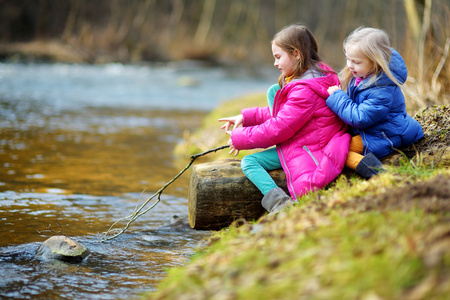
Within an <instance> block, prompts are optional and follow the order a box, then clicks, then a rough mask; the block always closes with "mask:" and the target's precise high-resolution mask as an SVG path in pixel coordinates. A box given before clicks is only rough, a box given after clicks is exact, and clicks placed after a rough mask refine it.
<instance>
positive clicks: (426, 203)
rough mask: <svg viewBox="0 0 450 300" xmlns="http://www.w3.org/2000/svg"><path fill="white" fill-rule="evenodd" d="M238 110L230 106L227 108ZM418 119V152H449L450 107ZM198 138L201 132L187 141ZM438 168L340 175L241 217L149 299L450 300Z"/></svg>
mask: <svg viewBox="0 0 450 300" xmlns="http://www.w3.org/2000/svg"><path fill="white" fill-rule="evenodd" d="M263 99H264V97H263V96H255V97H254V98H252V100H251V101H262V103H263ZM239 104H240V106H241V107H242V106H247V105H246V104H247V103H245V104H244V103H243V102H242V100H241V101H240V102H239ZM262 105H263V104H262ZM233 106H234V104H233V103H228V104H227V107H228V108H230V110H232V109H231V107H233ZM238 106H239V105H238ZM223 109H225V108H224V106H222V107H220V108H219V109H217V110H216V111H215V112H212V113H211V114H210V115H209V116H208V117H207V118H206V120H205V123H204V129H203V132H207V133H206V135H207V136H212V132H211V131H212V130H213V129H210V126H211V123H209V121H213V120H217V114H218V112H220V116H227V115H228V113H230V115H233V114H232V113H234V112H232V111H228V112H224V111H223ZM442 110H443V111H444V112H446V113H442V112H443V111H442ZM234 114H235V113H234ZM416 118H421V120H422V121H426V122H427V123H428V126H426V128H424V131H426V138H425V139H424V141H422V143H421V146H426V147H428V148H429V149H433V147H434V146H435V145H437V147H440V148H441V149H442V147H443V148H444V149H448V145H449V140H450V138H449V133H448V132H449V114H448V106H447V107H444V106H440V107H435V108H433V109H428V110H425V111H423V112H422V113H421V114H418V115H417V116H416ZM430 122H431V123H432V124H430ZM438 123H439V124H438ZM207 124H209V125H207ZM215 127H219V126H217V125H215ZM211 128H212V127H211ZM209 130H211V131H209ZM201 136H202V130H200V131H198V132H196V133H194V134H193V136H192V137H191V139H190V140H191V141H195V140H198V139H201V138H200V137H201ZM222 138H224V139H226V137H222ZM205 140H207V139H203V141H205ZM223 142H224V141H223V140H220V142H219V141H218V140H216V141H214V142H213V143H215V144H217V143H223ZM188 144H189V143H188ZM193 144H195V142H194V143H193ZM205 146H206V147H210V145H205ZM179 147H180V148H181V147H182V146H180V145H179ZM191 148H192V145H191ZM197 150H198V149H197ZM445 153H447V152H445V151H444V154H445ZM223 155H226V153H225V151H224V153H218V154H216V156H215V157H209V159H217V158H220V157H222V156H223ZM240 155H245V154H244V153H241V154H240ZM440 157H441V158H442V157H444V155H441V156H440ZM439 162H440V161H439V157H435V158H434V161H426V160H424V159H423V156H422V155H420V154H419V155H417V156H415V157H412V159H411V160H406V159H404V160H399V161H398V162H397V163H396V164H395V165H389V166H386V168H387V170H388V172H386V173H383V174H382V175H379V176H377V177H374V178H372V179H371V180H368V181H366V180H363V179H361V178H359V177H358V176H356V175H354V174H353V173H348V174H343V175H341V176H339V177H338V179H337V180H336V181H335V182H333V183H332V184H330V186H329V187H328V188H327V189H324V190H321V191H318V192H316V193H313V194H310V195H308V196H306V197H303V198H302V199H301V201H300V203H298V204H296V205H295V206H294V207H292V208H291V209H288V210H286V211H283V212H282V213H279V214H278V215H275V216H271V217H268V216H264V217H262V218H261V219H259V220H258V221H256V222H248V221H244V220H238V221H236V222H235V223H234V224H233V225H232V226H230V227H229V228H226V229H223V230H221V231H219V232H217V233H215V234H213V236H212V238H210V239H208V240H207V241H206V245H205V246H204V247H203V248H199V250H198V254H197V255H196V256H195V257H194V258H193V259H192V261H191V262H189V263H187V264H186V265H185V266H183V267H180V268H176V269H172V270H170V272H169V274H168V277H167V278H166V279H164V280H163V281H162V282H161V283H160V285H159V286H158V288H157V291H156V292H155V293H152V294H148V295H146V296H145V297H144V298H146V299H445V298H446V296H447V295H448V294H449V293H450V284H449V282H450V281H449V274H450V272H449V271H450V250H449V249H450V239H449V236H450V226H449V225H448V218H449V212H450V205H449V204H450V199H449V196H448V195H449V194H450V187H449V182H450V171H449V168H448V161H446V160H445V159H444V160H441V162H444V164H439Z"/></svg>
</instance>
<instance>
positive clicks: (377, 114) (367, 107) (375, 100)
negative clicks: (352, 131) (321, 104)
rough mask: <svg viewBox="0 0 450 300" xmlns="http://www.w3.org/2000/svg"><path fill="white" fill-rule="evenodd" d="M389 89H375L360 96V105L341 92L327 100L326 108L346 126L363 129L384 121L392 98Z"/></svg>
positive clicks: (335, 93)
mask: <svg viewBox="0 0 450 300" xmlns="http://www.w3.org/2000/svg"><path fill="white" fill-rule="evenodd" d="M389 89H390V88H389V87H377V88H373V89H371V90H368V91H367V92H366V93H363V94H362V95H360V97H364V99H362V101H360V103H359V104H358V103H356V102H354V101H353V100H352V99H350V97H349V96H348V95H347V94H346V93H345V92H344V91H342V90H338V91H336V92H334V93H333V94H331V95H330V97H328V99H327V102H326V103H327V105H328V107H329V108H330V109H331V110H332V111H333V112H334V113H335V114H337V115H338V116H339V118H341V119H342V121H344V122H345V123H346V124H348V125H350V126H352V127H355V128H358V129H364V128H367V127H370V126H372V125H374V124H377V123H379V122H380V121H382V120H384V119H385V118H386V116H387V115H388V113H389V110H390V108H391V106H392V102H393V96H392V91H391V90H389Z"/></svg>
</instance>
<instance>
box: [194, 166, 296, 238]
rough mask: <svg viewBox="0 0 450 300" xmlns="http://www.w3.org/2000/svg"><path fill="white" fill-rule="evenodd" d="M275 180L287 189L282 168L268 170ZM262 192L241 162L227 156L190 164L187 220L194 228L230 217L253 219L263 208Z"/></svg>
mask: <svg viewBox="0 0 450 300" xmlns="http://www.w3.org/2000/svg"><path fill="white" fill-rule="evenodd" d="M269 174H270V175H271V176H272V178H273V179H274V180H275V183H276V184H277V185H278V186H280V187H281V188H283V189H284V190H285V191H286V192H287V193H288V191H287V187H286V175H285V173H284V171H283V170H281V169H280V170H274V171H270V172H269ZM262 197H263V195H262V194H261V192H260V191H259V190H258V189H257V188H256V186H255V185H254V184H253V183H252V182H251V181H250V180H248V179H247V177H246V176H245V175H244V173H242V170H241V162H240V160H237V159H227V160H220V161H214V162H210V163H203V164H198V165H195V166H194V167H193V170H192V175H191V182H190V185H189V201H188V208H189V223H190V225H191V227H192V228H194V229H209V230H215V229H221V228H223V227H226V226H228V225H230V224H231V223H232V222H233V221H234V220H237V219H240V218H244V219H246V220H254V219H258V218H259V217H261V216H262V215H263V214H264V213H265V212H266V211H265V210H264V208H263V207H262V206H261V199H262Z"/></svg>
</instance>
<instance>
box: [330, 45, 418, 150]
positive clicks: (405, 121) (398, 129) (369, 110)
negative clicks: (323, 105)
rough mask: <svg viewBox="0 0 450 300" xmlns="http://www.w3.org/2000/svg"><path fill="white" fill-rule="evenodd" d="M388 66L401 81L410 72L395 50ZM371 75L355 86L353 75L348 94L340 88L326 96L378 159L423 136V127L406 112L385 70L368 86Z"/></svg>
mask: <svg viewBox="0 0 450 300" xmlns="http://www.w3.org/2000/svg"><path fill="white" fill-rule="evenodd" d="M389 68H390V70H391V72H392V73H393V74H394V76H395V77H396V78H397V80H398V81H399V82H401V83H402V84H403V83H404V82H405V81H406V78H407V75H408V71H407V69H406V65H405V62H404V61H403V58H402V57H401V55H400V54H399V53H398V52H397V51H395V50H394V49H392V56H391V60H390V62H389ZM368 81H369V78H366V79H364V80H363V81H361V82H360V83H359V85H358V86H355V78H353V79H352V80H351V81H350V83H349V86H348V88H347V93H345V92H344V91H343V90H338V91H336V92H334V93H333V94H331V96H330V97H328V99H327V105H328V107H329V108H331V110H332V111H333V112H334V113H336V114H337V115H338V116H339V117H340V118H341V119H342V120H343V121H344V122H345V123H346V124H348V125H350V126H351V127H352V128H353V131H354V132H355V133H356V134H360V135H361V138H362V141H363V145H364V150H363V154H364V155H366V154H367V153H369V152H372V153H373V154H375V155H376V156H377V157H378V158H382V157H384V156H386V155H389V154H391V153H393V152H394V151H395V150H394V149H399V148H402V147H406V146H409V145H411V144H412V143H414V142H415V141H417V140H419V139H420V138H422V137H423V131H422V127H421V126H420V124H419V122H417V121H416V120H414V119H413V118H412V117H411V116H409V115H408V114H407V112H406V108H405V97H404V96H403V93H402V91H401V89H400V87H398V86H397V85H396V84H395V83H394V82H393V81H392V80H391V79H389V77H388V76H387V75H386V73H384V72H381V73H380V74H378V75H377V79H376V82H375V83H373V84H371V85H369V86H368V85H367V84H365V83H367V82H368Z"/></svg>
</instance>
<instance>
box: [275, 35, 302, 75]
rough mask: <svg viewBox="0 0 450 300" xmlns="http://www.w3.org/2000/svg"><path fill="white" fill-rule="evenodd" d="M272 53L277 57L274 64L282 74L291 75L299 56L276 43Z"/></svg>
mask: <svg viewBox="0 0 450 300" xmlns="http://www.w3.org/2000/svg"><path fill="white" fill-rule="evenodd" d="M272 54H273V57H274V58H275V62H274V64H273V65H274V66H275V67H277V68H278V69H279V70H280V72H281V75H283V76H284V77H287V76H291V75H292V73H293V72H294V67H295V65H296V64H297V58H296V57H295V56H293V55H291V54H289V53H287V52H286V51H284V50H283V49H281V48H280V47H279V46H277V45H275V43H272Z"/></svg>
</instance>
